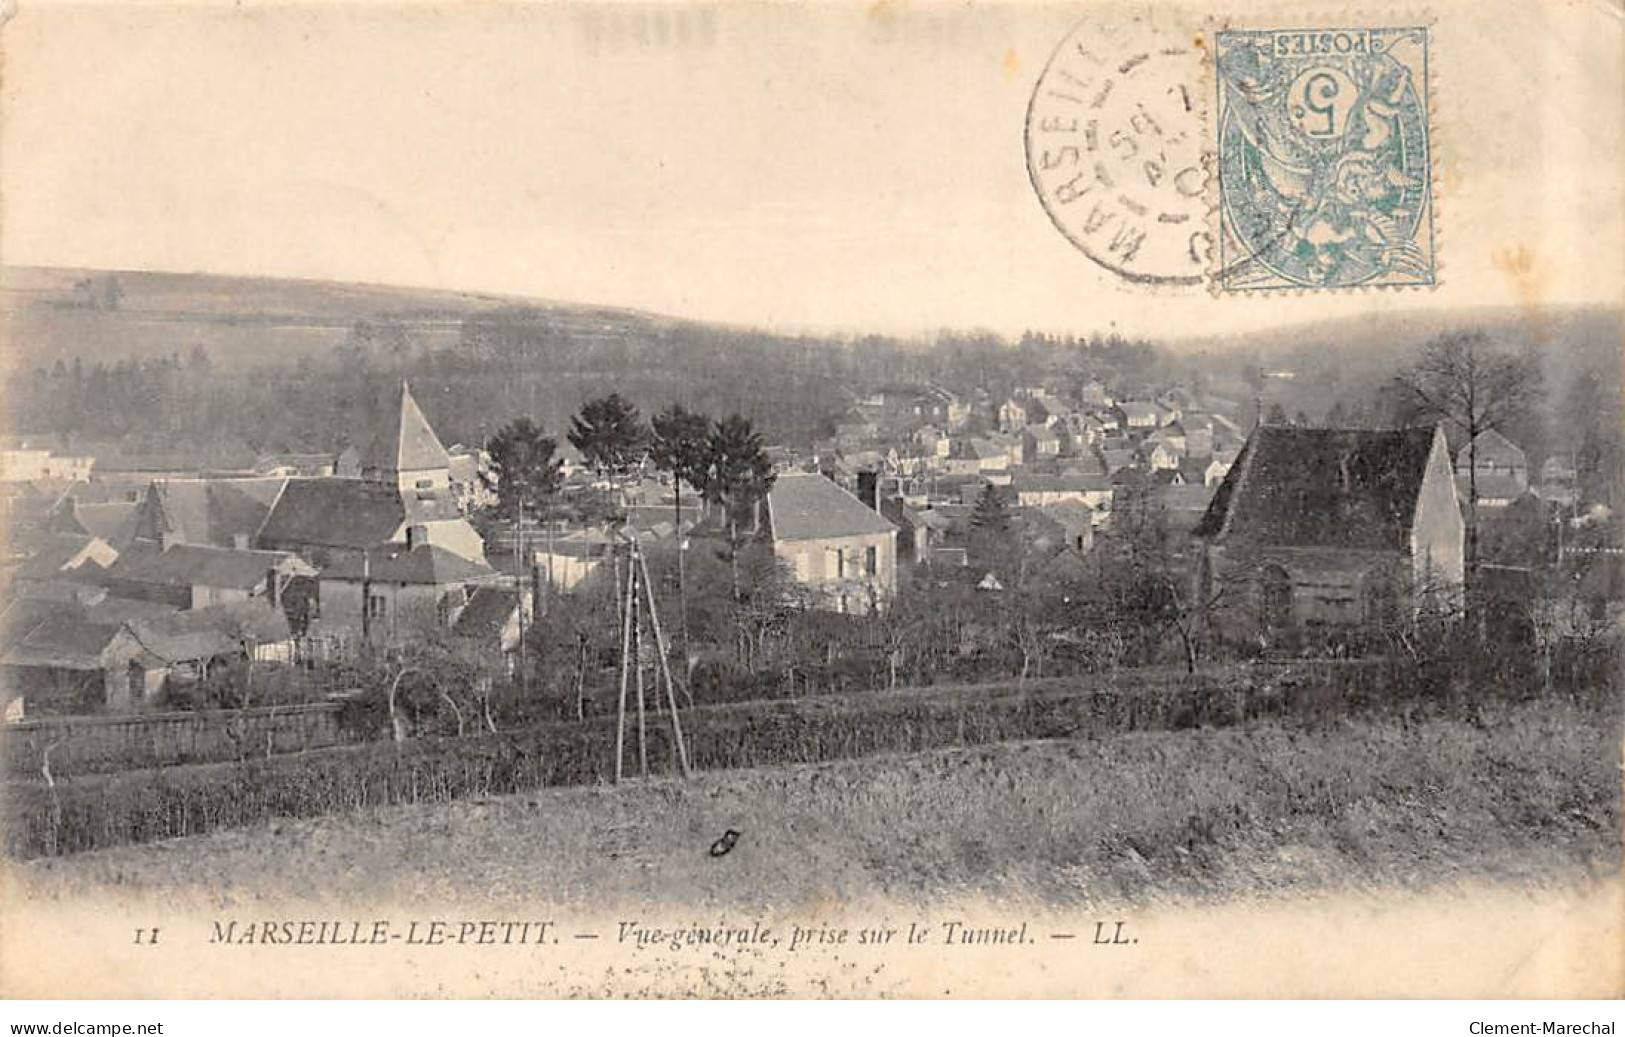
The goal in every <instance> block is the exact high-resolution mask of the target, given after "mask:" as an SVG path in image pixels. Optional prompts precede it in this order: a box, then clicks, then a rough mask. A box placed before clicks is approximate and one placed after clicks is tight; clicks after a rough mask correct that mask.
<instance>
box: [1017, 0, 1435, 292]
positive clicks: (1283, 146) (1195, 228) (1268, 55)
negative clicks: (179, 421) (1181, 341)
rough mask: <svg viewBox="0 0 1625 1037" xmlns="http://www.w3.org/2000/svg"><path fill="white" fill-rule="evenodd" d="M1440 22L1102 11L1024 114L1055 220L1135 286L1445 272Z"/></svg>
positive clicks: (1278, 283)
mask: <svg viewBox="0 0 1625 1037" xmlns="http://www.w3.org/2000/svg"><path fill="white" fill-rule="evenodd" d="M1428 48H1429V32H1428V29H1427V28H1426V27H1424V26H1410V27H1403V28H1369V27H1367V28H1346V29H1315V28H1245V29H1237V28H1230V27H1228V26H1225V27H1220V28H1217V29H1214V28H1211V27H1208V26H1205V25H1203V24H1201V23H1199V22H1197V21H1196V20H1194V19H1190V18H1179V17H1173V16H1170V15H1168V14H1162V15H1158V16H1153V15H1151V14H1150V13H1145V14H1138V15H1124V16H1120V17H1116V18H1105V17H1101V16H1098V15H1097V16H1095V17H1093V18H1090V19H1086V20H1085V21H1084V22H1082V23H1080V24H1079V25H1077V26H1075V27H1074V28H1073V29H1072V31H1071V32H1069V33H1068V34H1067V35H1066V37H1064V38H1063V39H1062V40H1061V42H1060V44H1059V45H1058V46H1057V47H1056V49H1055V52H1054V53H1053V55H1052V56H1051V58H1050V61H1049V63H1048V64H1047V65H1046V67H1045V69H1044V71H1043V72H1042V74H1041V75H1040V76H1039V78H1038V81H1037V83H1036V84H1035V87H1034V91H1033V96H1032V99H1031V102H1030V103H1029V106H1028V111H1027V124H1026V133H1025V141H1026V151H1027V168H1028V175H1029V178H1030V179H1031V181H1032V185H1033V189H1034V191H1035V192H1036V194H1037V195H1038V198H1039V200H1040V202H1041V203H1042V205H1043V207H1044V211H1045V212H1046V214H1047V215H1048V216H1049V218H1050V220H1051V222H1052V223H1053V224H1054V225H1055V227H1056V229H1057V230H1059V231H1060V232H1061V234H1062V235H1063V236H1065V237H1066V238H1067V240H1069V241H1070V242H1071V243H1072V244H1073V245H1074V246H1075V247H1076V248H1077V249H1078V250H1079V251H1080V252H1082V253H1083V254H1084V255H1086V256H1088V257H1089V258H1090V259H1091V260H1093V261H1094V262H1095V263H1097V264H1099V265H1100V266H1102V267H1104V268H1105V269H1107V270H1109V271H1111V272H1112V273H1114V274H1116V275H1118V276H1119V277H1120V278H1122V279H1124V280H1125V281H1129V282H1133V283H1138V284H1143V285H1152V286H1175V287H1178V286H1190V287H1198V286H1202V285H1206V286H1208V287H1209V288H1210V289H1212V290H1214V291H1216V292H1219V293H1242V292H1264V291H1269V290H1272V289H1273V290H1280V289H1288V290H1296V291H1315V290H1338V289H1352V288H1361V287H1399V286H1426V285H1432V284H1434V283H1435V280H1436V274H1437V266H1436V263H1435V240H1434V233H1435V232H1434V206H1433V181H1432V174H1431V167H1432V141H1431V134H1430V126H1429V104H1428V99H1429V96H1430V95H1429V88H1428V75H1429V53H1428Z"/></svg>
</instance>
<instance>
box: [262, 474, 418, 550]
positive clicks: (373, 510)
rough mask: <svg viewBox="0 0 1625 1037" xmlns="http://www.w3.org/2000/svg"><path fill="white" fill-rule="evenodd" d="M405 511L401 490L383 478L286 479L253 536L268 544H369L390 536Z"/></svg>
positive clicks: (358, 545)
mask: <svg viewBox="0 0 1625 1037" xmlns="http://www.w3.org/2000/svg"><path fill="white" fill-rule="evenodd" d="M414 496H415V495H414ZM406 514H407V506H406V502H405V501H403V500H402V496H401V492H400V491H399V490H398V489H396V488H395V487H394V486H392V485H389V484H386V483H376V482H370V481H367V480H364V479H346V478H342V477H339V476H332V477H326V478H308V479H289V480H288V482H287V485H286V486H284V487H283V489H282V494H281V496H279V497H278V498H277V500H276V504H275V505H273V506H272V508H271V513H270V514H269V515H267V516H266V519H265V524H264V525H263V526H261V527H260V534H259V539H260V541H261V542H263V543H266V544H272V545H281V544H315V545H321V546H325V547H372V546H373V545H375V544H381V543H383V542H384V541H386V540H388V539H389V538H390V537H392V536H394V535H395V531H396V530H397V529H399V528H400V527H401V524H402V523H403V522H405V521H406Z"/></svg>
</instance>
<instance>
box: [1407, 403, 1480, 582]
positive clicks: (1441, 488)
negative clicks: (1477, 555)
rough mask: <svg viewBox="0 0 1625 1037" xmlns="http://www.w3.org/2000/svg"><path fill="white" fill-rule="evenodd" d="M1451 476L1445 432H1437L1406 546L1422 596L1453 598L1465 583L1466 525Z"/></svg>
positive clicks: (1452, 473) (1453, 478)
mask: <svg viewBox="0 0 1625 1037" xmlns="http://www.w3.org/2000/svg"><path fill="white" fill-rule="evenodd" d="M1454 476H1455V473H1454V472H1453V471H1452V468H1451V464H1450V448H1449V445H1448V444H1447V443H1446V442H1445V437H1444V430H1443V429H1436V430H1435V431H1434V433H1433V447H1432V449H1431V450H1429V452H1428V460H1427V470H1426V473H1425V474H1424V475H1423V478H1422V488H1421V491H1420V492H1419V493H1418V494H1417V500H1416V513H1415V515H1414V516H1413V517H1412V520H1411V535H1410V544H1409V545H1408V546H1409V548H1410V553H1411V566H1412V578H1413V580H1414V581H1415V584H1416V587H1417V588H1418V589H1419V590H1420V591H1422V592H1424V593H1425V592H1426V591H1427V589H1428V588H1430V587H1444V588H1449V589H1450V593H1452V594H1459V592H1460V588H1461V586H1462V584H1463V583H1464V582H1465V579H1466V572H1465V564H1466V563H1465V552H1466V544H1467V523H1466V520H1465V519H1463V518H1462V515H1461V503H1460V501H1459V500H1458V499H1457V497H1456V481H1455V477H1454Z"/></svg>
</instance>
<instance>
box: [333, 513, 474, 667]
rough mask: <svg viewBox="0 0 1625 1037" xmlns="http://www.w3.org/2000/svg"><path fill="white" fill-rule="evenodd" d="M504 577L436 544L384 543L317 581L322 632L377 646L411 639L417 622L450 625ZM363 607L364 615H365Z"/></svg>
mask: <svg viewBox="0 0 1625 1037" xmlns="http://www.w3.org/2000/svg"><path fill="white" fill-rule="evenodd" d="M499 579H500V577H499V576H498V574H497V572H496V570H495V569H492V568H491V567H490V566H489V565H487V564H486V563H485V562H483V561H481V562H476V561H472V560H470V559H467V558H464V557H462V556H461V555H458V554H454V553H453V552H451V551H448V550H446V549H445V548H443V547H440V546H439V545H437V544H432V543H422V542H415V541H414V540H412V539H411V538H409V539H408V541H407V542H406V543H402V544H396V543H389V544H380V545H379V546H377V547H376V548H372V549H370V550H368V551H366V552H364V553H363V554H362V555H361V556H360V557H353V556H348V555H347V556H345V557H343V558H341V559H339V560H336V561H334V562H333V563H332V564H330V565H328V566H327V567H326V568H324V569H323V570H322V571H321V574H320V575H319V577H318V585H319V590H318V601H319V602H320V606H319V607H320V632H321V634H322V635H323V636H330V637H331V636H337V637H339V638H341V639H343V640H346V641H349V640H355V639H358V638H360V637H361V636H362V635H363V633H365V636H366V637H367V638H368V639H369V640H371V641H373V642H384V643H388V642H392V641H395V640H397V639H399V638H402V637H409V636H411V634H412V633H413V631H414V630H416V629H418V625H419V624H423V623H428V622H431V621H432V622H436V623H438V624H439V625H440V626H449V625H450V624H451V621H452V619H453V618H455V616H456V615H457V613H458V612H459V611H461V609H462V608H463V607H464V606H465V605H466V604H467V603H468V600H469V595H470V593H471V592H472V591H473V590H474V589H475V588H476V587H478V586H480V585H483V584H494V583H496V582H498V580H499ZM363 609H365V612H363Z"/></svg>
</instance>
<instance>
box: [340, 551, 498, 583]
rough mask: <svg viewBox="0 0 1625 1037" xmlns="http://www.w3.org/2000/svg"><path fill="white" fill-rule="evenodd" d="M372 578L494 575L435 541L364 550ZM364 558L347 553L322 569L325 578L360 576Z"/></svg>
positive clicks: (436, 579) (451, 579)
mask: <svg viewBox="0 0 1625 1037" xmlns="http://www.w3.org/2000/svg"><path fill="white" fill-rule="evenodd" d="M365 562H366V564H367V565H368V566H370V568H371V578H372V579H374V580H378V581H379V582H382V583H425V584H449V583H462V582H464V581H466V580H478V579H482V578H484V577H488V576H494V575H496V570H495V569H493V568H491V567H490V566H489V565H486V564H485V563H484V562H471V561H469V560H468V559H466V558H463V557H460V556H458V555H454V554H452V553H451V552H450V551H448V550H446V549H445V548H443V547H440V546H439V545H437V544H418V545H417V546H416V547H413V548H411V549H410V550H408V549H407V546H406V545H405V544H381V545H378V546H376V547H374V548H372V550H371V551H369V552H367V558H366V559H365ZM362 565H363V559H361V558H358V557H354V556H351V555H346V556H344V557H343V558H341V559H339V560H338V561H335V562H334V563H333V564H332V565H329V566H328V567H327V568H325V569H323V570H322V572H321V578H322V579H324V580H359V579H361V577H362Z"/></svg>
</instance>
